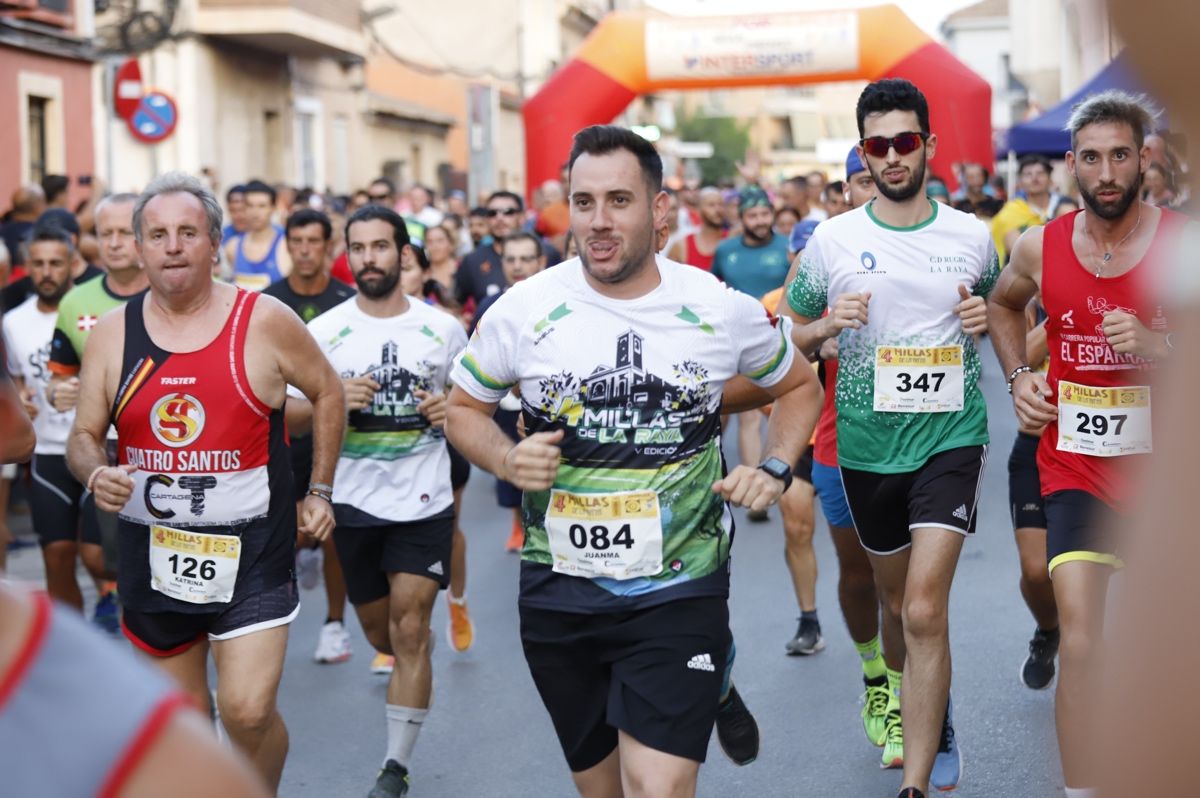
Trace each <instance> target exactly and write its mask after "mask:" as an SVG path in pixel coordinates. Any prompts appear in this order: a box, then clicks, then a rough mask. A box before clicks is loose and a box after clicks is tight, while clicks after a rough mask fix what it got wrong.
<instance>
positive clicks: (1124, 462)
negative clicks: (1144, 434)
mask: <svg viewBox="0 0 1200 798" xmlns="http://www.w3.org/2000/svg"><path fill="white" fill-rule="evenodd" d="M1078 213H1080V211H1075V212H1074V213H1071V214H1068V215H1066V216H1062V217H1059V218H1058V219H1055V220H1053V221H1052V222H1050V223H1049V224H1047V225H1046V226H1045V228H1044V232H1043V234H1042V306H1043V307H1044V308H1045V310H1046V316H1047V318H1046V343H1047V346H1048V348H1049V353H1050V369H1049V371H1048V373H1047V374H1046V379H1047V381H1048V382H1049V384H1050V390H1051V391H1052V394H1053V395H1052V396H1051V398H1050V400H1049V401H1050V402H1051V403H1053V404H1055V405H1057V404H1058V397H1059V384H1060V383H1061V382H1063V381H1068V382H1071V383H1075V384H1077V385H1081V386H1090V387H1097V388H1116V387H1122V386H1146V385H1149V382H1150V379H1151V375H1150V372H1151V371H1153V369H1154V367H1155V364H1154V362H1153V361H1150V360H1145V359H1143V358H1141V357H1138V356H1137V355H1132V354H1120V353H1117V352H1114V351H1113V348H1112V347H1111V346H1110V345H1109V343H1108V339H1107V338H1106V337H1105V335H1104V332H1103V328H1102V326H1101V323H1102V321H1103V319H1104V316H1105V314H1107V313H1111V312H1116V311H1120V312H1124V313H1129V314H1132V315H1134V316H1136V317H1137V318H1138V321H1140V322H1141V323H1142V324H1143V325H1145V326H1146V327H1147V328H1149V329H1151V330H1154V331H1156V332H1167V331H1168V330H1169V327H1168V322H1167V318H1166V315H1165V311H1164V308H1163V306H1162V304H1161V302H1160V301H1158V298H1157V297H1158V293H1157V291H1156V290H1155V285H1156V282H1157V279H1156V278H1157V275H1158V273H1159V272H1161V270H1162V269H1163V268H1164V267H1165V265H1166V264H1167V263H1168V262H1169V259H1170V258H1171V257H1172V255H1173V254H1174V245H1175V244H1176V243H1177V242H1178V240H1179V235H1180V233H1181V232H1182V230H1183V227H1184V224H1185V223H1186V221H1187V219H1186V217H1184V216H1183V215H1181V214H1178V213H1174V212H1172V211H1169V210H1163V211H1162V216H1161V218H1160V220H1159V224H1158V229H1157V231H1156V232H1155V235H1154V240H1153V241H1152V242H1151V244H1150V248H1149V249H1148V250H1147V251H1146V254H1145V255H1143V256H1142V259H1141V260H1140V261H1138V263H1137V264H1135V265H1134V266H1133V268H1131V269H1129V271H1127V272H1125V273H1124V274H1121V275H1117V276H1115V277H1097V276H1096V272H1095V270H1089V269H1088V268H1086V267H1085V266H1084V265H1083V264H1082V263H1080V261H1079V258H1078V256H1076V254H1075V248H1074V247H1073V246H1072V244H1071V238H1072V233H1073V231H1074V229H1075V217H1076V215H1077V214H1078ZM1085 421H1086V420H1085ZM1058 441H1059V425H1058V422H1057V421H1055V422H1051V423H1050V424H1049V425H1048V426H1047V427H1046V429H1045V432H1044V433H1043V435H1042V441H1041V444H1040V446H1039V448H1038V470H1039V472H1040V474H1041V481H1042V494H1043V495H1049V494H1051V493H1054V492H1056V491H1061V490H1082V491H1086V492H1088V493H1090V494H1092V495H1094V496H1096V497H1097V498H1099V499H1101V500H1102V501H1104V502H1106V503H1108V504H1110V505H1114V506H1119V505H1120V504H1121V503H1123V502H1124V500H1125V499H1126V497H1127V495H1128V492H1129V486H1128V478H1127V476H1126V470H1127V469H1128V468H1129V467H1130V461H1136V459H1137V456H1136V455H1124V456H1116V457H1097V456H1093V455H1088V454H1080V453H1077V452H1068V451H1060V450H1059V448H1058Z"/></svg>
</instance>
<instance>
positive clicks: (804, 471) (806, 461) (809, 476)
mask: <svg viewBox="0 0 1200 798" xmlns="http://www.w3.org/2000/svg"><path fill="white" fill-rule="evenodd" d="M792 478H793V479H798V480H800V481H801V482H807V483H808V484H809V485H811V484H813V454H812V447H811V446H809V447H807V448H805V450H804V454H802V455H800V459H799V460H797V461H796V467H795V468H793V469H792Z"/></svg>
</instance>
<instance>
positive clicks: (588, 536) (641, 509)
mask: <svg viewBox="0 0 1200 798" xmlns="http://www.w3.org/2000/svg"><path fill="white" fill-rule="evenodd" d="M546 533H547V535H548V536H549V538H550V555H551V557H553V559H554V565H553V568H554V570H555V571H556V572H557V573H560V574H569V575H571V576H582V577H586V578H589V579H590V578H594V577H608V578H610V579H633V578H635V577H639V576H653V575H654V574H657V573H658V572H659V571H661V570H662V550H663V533H662V518H661V515H660V513H659V507H658V494H656V493H655V492H654V491H648V490H647V491H626V492H622V493H571V492H569V491H565V490H552V491H551V492H550V505H549V507H548V508H547V510H546Z"/></svg>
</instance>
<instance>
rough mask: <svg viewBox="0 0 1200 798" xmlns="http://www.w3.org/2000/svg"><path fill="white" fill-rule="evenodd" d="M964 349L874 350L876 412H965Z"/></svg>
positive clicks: (913, 348)
mask: <svg viewBox="0 0 1200 798" xmlns="http://www.w3.org/2000/svg"><path fill="white" fill-rule="evenodd" d="M963 386H964V383H963V348H962V346H960V345H958V344H955V345H954V346H920V347H910V346H877V347H875V404H874V409H875V412H877V413H947V412H952V411H955V410H962V409H963Z"/></svg>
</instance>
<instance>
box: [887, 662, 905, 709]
mask: <svg viewBox="0 0 1200 798" xmlns="http://www.w3.org/2000/svg"><path fill="white" fill-rule="evenodd" d="M887 680H888V705H887V711H888V712H892V711H895V712H899V711H900V683H901V682H902V681H903V680H904V672H903V671H894V670H892V669H891V668H888V669H887Z"/></svg>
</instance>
